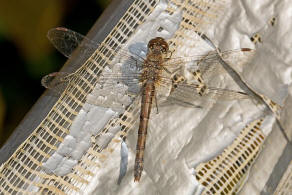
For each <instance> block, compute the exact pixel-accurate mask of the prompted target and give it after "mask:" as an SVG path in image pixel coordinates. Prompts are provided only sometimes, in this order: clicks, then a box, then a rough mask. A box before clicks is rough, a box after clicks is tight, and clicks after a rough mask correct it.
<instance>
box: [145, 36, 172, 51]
mask: <svg viewBox="0 0 292 195" xmlns="http://www.w3.org/2000/svg"><path fill="white" fill-rule="evenodd" d="M168 50H169V47H168V43H167V42H166V41H165V40H164V39H163V38H162V37H156V38H154V39H151V40H150V41H149V43H148V51H149V52H151V53H154V54H166V53H167V52H168Z"/></svg>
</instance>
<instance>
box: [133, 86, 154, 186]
mask: <svg viewBox="0 0 292 195" xmlns="http://www.w3.org/2000/svg"><path fill="white" fill-rule="evenodd" d="M154 94H155V83H154V82H146V84H145V85H144V88H143V95H142V102H141V113H140V124H139V130H138V141H137V147H136V159H135V167H134V181H139V180H140V178H141V175H142V171H143V161H144V150H145V145H146V135H147V129H148V121H149V117H150V113H151V107H152V100H153V97H154Z"/></svg>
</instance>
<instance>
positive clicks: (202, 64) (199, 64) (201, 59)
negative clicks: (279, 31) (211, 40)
mask: <svg viewBox="0 0 292 195" xmlns="http://www.w3.org/2000/svg"><path fill="white" fill-rule="evenodd" d="M220 55H221V57H222V59H223V60H224V61H226V62H227V63H229V64H231V65H233V66H234V68H235V69H242V66H244V64H246V63H247V61H248V60H250V59H251V57H252V56H253V55H254V50H252V49H249V48H240V49H235V50H227V51H223V52H220ZM218 59H219V56H218V53H217V51H211V52H209V53H208V54H206V55H194V56H187V57H176V58H170V59H169V60H167V61H166V62H165V63H164V66H165V67H166V68H167V69H169V70H178V69H187V70H188V71H190V72H194V71H196V70H200V72H201V73H202V74H207V73H208V74H210V73H215V74H217V75H218V74H222V65H221V64H220V61H219V60H218ZM210 71H211V72H210Z"/></svg>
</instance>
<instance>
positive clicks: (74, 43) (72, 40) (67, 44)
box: [47, 27, 144, 62]
mask: <svg viewBox="0 0 292 195" xmlns="http://www.w3.org/2000/svg"><path fill="white" fill-rule="evenodd" d="M47 37H48V39H49V40H50V41H51V43H52V44H53V45H54V47H55V48H56V49H57V50H58V51H59V52H60V53H62V54H63V55H64V56H66V57H68V58H70V57H71V55H72V53H73V52H74V51H75V50H76V49H77V48H78V51H79V52H80V55H83V56H85V57H90V56H91V55H92V54H93V52H94V51H95V50H96V49H97V48H98V47H100V46H102V47H103V52H104V54H105V55H109V53H110V54H111V55H113V56H115V57H128V58H130V57H134V58H136V61H140V62H143V61H144V58H143V57H142V56H140V55H138V54H135V53H130V52H129V51H128V50H125V49H123V48H122V46H118V45H111V46H109V45H106V44H103V45H101V44H99V43H97V42H95V41H93V40H91V39H89V38H87V37H85V36H83V35H81V34H79V33H77V32H75V31H72V30H70V29H67V28H64V27H57V28H53V29H50V30H49V31H48V34H47Z"/></svg>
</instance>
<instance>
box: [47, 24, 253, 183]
mask: <svg viewBox="0 0 292 195" xmlns="http://www.w3.org/2000/svg"><path fill="white" fill-rule="evenodd" d="M48 38H49V40H50V41H51V42H52V43H53V45H54V46H55V47H56V48H57V49H58V50H59V51H60V52H61V53H63V54H64V55H65V56H66V57H69V58H70V57H71V55H72V53H73V52H74V51H75V49H76V48H78V49H79V51H80V52H81V53H82V54H84V55H86V56H87V57H89V56H90V55H91V54H92V53H93V52H94V51H95V49H96V48H97V47H98V46H99V44H97V43H95V42H94V41H92V40H90V39H89V38H87V37H84V36H83V35H81V34H79V33H77V32H74V31H72V30H69V29H67V28H64V27H58V28H54V29H51V30H50V31H49V32H48ZM84 42H85V43H84ZM111 50H112V51H114V53H115V54H116V56H115V58H123V59H126V60H125V61H124V63H123V65H122V67H123V66H125V67H130V68H126V69H125V70H124V69H122V70H123V71H121V72H118V73H116V72H108V73H105V74H103V75H102V76H100V78H99V79H100V80H99V82H100V83H104V82H106V86H105V87H103V88H102V89H103V90H104V89H107V88H108V90H111V91H112V92H113V93H114V92H115V91H119V89H118V87H119V83H123V84H124V85H126V86H128V91H127V92H126V95H129V96H130V97H135V98H137V97H140V98H141V100H140V101H141V104H140V122H139V127H138V140H137V145H136V158H135V165H134V181H135V182H139V181H140V178H141V176H142V172H143V164H144V151H145V148H146V137H147V130H148V128H149V127H148V124H149V120H150V115H151V111H152V109H153V108H155V107H156V109H157V112H158V107H159V106H160V105H163V104H164V103H165V102H166V105H167V102H170V103H171V104H173V103H174V104H178V105H181V106H186V107H196V108H200V106H198V105H196V104H195V103H194V102H195V101H194V100H196V99H198V98H199V99H200V98H203V99H205V98H211V99H217V100H220V99H222V100H235V99H247V98H250V96H249V94H247V93H246V92H243V91H237V90H232V89H225V88H218V87H216V86H215V87H212V86H209V85H208V81H209V80H211V79H210V78H208V75H210V74H211V73H214V72H216V71H219V69H218V68H216V67H217V66H216V65H214V64H216V63H215V62H216V61H217V57H218V56H217V55H218V54H217V53H215V52H213V53H209V54H207V55H196V56H189V57H172V55H173V51H171V50H170V46H169V44H168V42H167V41H166V40H165V39H164V38H162V37H155V38H153V39H151V40H150V41H149V42H148V44H147V47H146V52H145V55H144V56H143V55H141V54H135V53H133V52H130V51H129V49H124V48H123V47H122V46H117V47H113V48H111ZM248 52H252V50H251V49H248V48H241V49H238V50H229V51H224V52H221V57H222V56H230V55H235V56H236V53H248ZM217 64H218V63H217ZM133 70H134V71H133ZM81 76H82V75H80V74H78V73H71V74H69V73H64V72H55V73H51V74H49V75H47V76H45V77H43V79H42V85H43V86H44V87H46V88H50V89H57V88H58V86H67V85H68V83H70V82H71V80H72V78H78V77H81ZM117 81H118V82H117ZM117 83H118V84H117ZM133 89H136V90H133ZM60 91H61V92H63V91H66V90H64V89H63V88H62V90H60ZM92 104H94V105H98V106H102V107H110V106H108V105H105V104H102V103H100V102H99V103H96V102H92Z"/></svg>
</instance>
